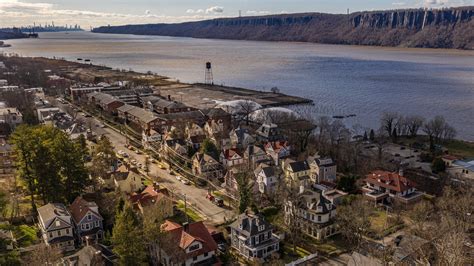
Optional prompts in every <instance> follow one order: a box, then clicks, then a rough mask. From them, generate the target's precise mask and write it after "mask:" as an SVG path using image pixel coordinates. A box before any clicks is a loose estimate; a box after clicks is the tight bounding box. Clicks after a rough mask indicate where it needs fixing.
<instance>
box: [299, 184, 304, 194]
mask: <svg viewBox="0 0 474 266" xmlns="http://www.w3.org/2000/svg"><path fill="white" fill-rule="evenodd" d="M302 193H304V186H303V185H301V186H300V194H302Z"/></svg>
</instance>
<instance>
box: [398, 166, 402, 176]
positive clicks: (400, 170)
mask: <svg viewBox="0 0 474 266" xmlns="http://www.w3.org/2000/svg"><path fill="white" fill-rule="evenodd" d="M398 175H400V176H403V167H400V169H398Z"/></svg>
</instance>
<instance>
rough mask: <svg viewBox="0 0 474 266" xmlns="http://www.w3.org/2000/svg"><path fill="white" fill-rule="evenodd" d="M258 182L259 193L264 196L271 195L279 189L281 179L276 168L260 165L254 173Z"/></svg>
mask: <svg viewBox="0 0 474 266" xmlns="http://www.w3.org/2000/svg"><path fill="white" fill-rule="evenodd" d="M254 174H255V178H256V180H257V186H258V191H259V192H260V193H262V194H267V195H271V194H273V193H274V192H275V191H276V189H277V188H278V183H279V182H280V178H279V176H278V175H277V173H276V169H275V167H274V166H268V165H266V164H260V165H259V166H258V167H257V168H256V169H255V171H254Z"/></svg>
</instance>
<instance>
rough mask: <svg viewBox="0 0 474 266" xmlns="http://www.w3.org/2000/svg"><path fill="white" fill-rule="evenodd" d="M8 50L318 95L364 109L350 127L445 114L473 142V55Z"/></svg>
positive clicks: (78, 47)
mask: <svg viewBox="0 0 474 266" xmlns="http://www.w3.org/2000/svg"><path fill="white" fill-rule="evenodd" d="M8 43H9V44H12V47H11V48H0V51H2V50H3V51H4V52H8V53H18V54H21V55H27V56H45V57H61V58H65V59H68V60H76V59H77V58H88V59H91V60H92V63H94V64H104V65H107V66H111V67H114V68H121V69H133V70H135V71H149V70H150V71H153V72H156V73H158V74H160V75H164V76H169V77H172V78H175V79H178V80H180V81H184V82H203V81H204V63H205V62H206V61H211V62H212V65H213V74H214V81H215V83H216V84H224V85H230V86H239V87H246V88H252V89H257V90H270V88H272V87H278V88H279V89H280V91H282V92H284V93H287V94H291V95H297V96H302V97H306V98H310V99H312V100H314V103H315V108H314V112H315V113H316V114H317V115H327V116H333V115H348V114H356V115H357V116H356V117H355V118H350V119H349V120H347V123H348V124H349V125H351V126H354V125H358V126H360V127H361V128H377V127H378V125H379V120H380V116H381V115H382V113H383V112H399V113H402V114H417V115H421V116H424V117H426V118H431V117H433V116H435V115H443V116H444V117H445V118H446V120H447V121H448V122H449V123H450V124H451V125H453V126H454V127H455V128H456V129H457V131H458V137H459V138H463V139H466V140H471V141H474V51H457V50H435V49H404V48H380V47H357V46H340V45H321V44H308V43H287V42H253V41H233V40H208V39H193V38H175V37H159V36H134V35H111V34H94V33H90V32H71V33H42V34H41V35H40V38H39V39H20V40H10V41H8Z"/></svg>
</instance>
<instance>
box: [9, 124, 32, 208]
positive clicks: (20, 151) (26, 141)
mask: <svg viewBox="0 0 474 266" xmlns="http://www.w3.org/2000/svg"><path fill="white" fill-rule="evenodd" d="M10 141H11V143H12V144H13V152H14V154H15V156H16V166H17V173H18V175H19V177H20V178H21V179H23V180H24V181H25V182H26V184H27V187H28V190H29V192H30V196H31V208H32V212H33V213H35V212H36V203H35V197H34V195H35V193H36V182H35V179H36V178H35V175H34V174H33V152H34V147H35V146H36V144H37V143H38V139H37V136H35V135H34V134H33V128H32V127H29V126H26V125H20V126H18V127H17V128H16V130H15V132H14V133H13V134H12V136H11V137H10Z"/></svg>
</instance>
